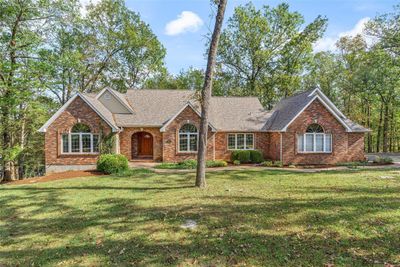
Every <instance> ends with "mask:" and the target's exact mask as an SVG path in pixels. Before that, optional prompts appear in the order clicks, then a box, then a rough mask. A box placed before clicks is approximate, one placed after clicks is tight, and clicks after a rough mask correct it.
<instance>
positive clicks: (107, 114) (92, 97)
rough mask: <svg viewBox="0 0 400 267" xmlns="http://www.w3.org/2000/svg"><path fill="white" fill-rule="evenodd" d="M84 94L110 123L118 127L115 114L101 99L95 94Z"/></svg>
mask: <svg viewBox="0 0 400 267" xmlns="http://www.w3.org/2000/svg"><path fill="white" fill-rule="evenodd" d="M82 96H83V97H84V98H85V99H86V101H88V102H89V103H90V104H91V105H92V106H93V107H94V108H95V109H96V110H97V112H99V113H100V114H101V115H103V117H104V118H105V119H106V120H107V122H108V123H110V124H111V125H112V126H113V127H114V128H116V129H118V126H117V125H118V124H117V123H116V122H115V120H114V117H113V114H112V113H111V112H110V111H109V110H108V109H107V108H106V107H105V106H104V105H103V104H102V103H101V102H100V101H99V100H97V99H96V95H95V94H82Z"/></svg>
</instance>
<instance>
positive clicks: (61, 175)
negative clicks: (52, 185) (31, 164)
mask: <svg viewBox="0 0 400 267" xmlns="http://www.w3.org/2000/svg"><path fill="white" fill-rule="evenodd" d="M99 175H104V174H103V173H101V172H98V171H66V172H58V173H50V174H48V175H45V176H39V177H32V178H27V179H24V180H17V181H11V182H6V184H34V183H43V182H49V181H56V180H64V179H71V178H78V177H88V176H99Z"/></svg>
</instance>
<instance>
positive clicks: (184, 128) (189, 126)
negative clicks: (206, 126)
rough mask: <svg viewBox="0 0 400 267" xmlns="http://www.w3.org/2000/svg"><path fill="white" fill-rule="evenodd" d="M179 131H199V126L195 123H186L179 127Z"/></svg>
mask: <svg viewBox="0 0 400 267" xmlns="http://www.w3.org/2000/svg"><path fill="white" fill-rule="evenodd" d="M179 133H197V128H196V126H194V125H193V124H185V125H183V126H182V127H181V128H180V129H179Z"/></svg>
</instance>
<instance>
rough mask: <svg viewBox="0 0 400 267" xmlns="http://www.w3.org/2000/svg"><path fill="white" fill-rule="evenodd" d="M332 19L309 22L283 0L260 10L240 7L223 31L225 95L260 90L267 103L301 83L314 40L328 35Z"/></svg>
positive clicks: (221, 86)
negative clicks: (327, 27)
mask: <svg viewBox="0 0 400 267" xmlns="http://www.w3.org/2000/svg"><path fill="white" fill-rule="evenodd" d="M326 25H327V19H326V18H323V17H321V16H318V17H317V18H316V19H315V20H314V21H312V22H311V23H310V24H308V25H304V18H303V16H302V15H301V14H300V13H298V12H291V11H290V10H289V5H288V4H286V3H282V4H279V5H277V6H276V7H274V8H272V7H270V6H266V5H265V6H262V7H261V8H260V9H257V8H256V7H255V6H254V5H253V4H252V3H248V4H246V5H244V6H238V7H236V8H235V10H234V14H233V16H232V17H230V18H229V19H228V23H227V26H226V27H225V29H224V30H223V31H222V35H221V40H220V46H219V49H218V55H217V57H218V60H217V62H219V64H220V65H219V68H218V69H217V70H218V72H217V75H216V87H217V91H219V93H220V94H233V95H256V96H258V97H259V98H260V100H261V102H262V104H263V105H264V106H266V107H269V108H270V107H272V104H273V103H274V102H275V101H276V100H277V99H279V98H280V97H282V96H287V95H291V94H292V93H293V91H294V90H295V88H299V87H300V86H301V76H302V75H303V74H304V72H305V70H306V67H307V65H308V64H309V63H310V62H311V59H312V52H313V51H312V50H313V49H312V45H313V43H315V42H316V41H317V40H318V39H319V38H320V37H322V34H323V32H324V31H325V28H326Z"/></svg>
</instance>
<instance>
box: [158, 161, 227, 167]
mask: <svg viewBox="0 0 400 267" xmlns="http://www.w3.org/2000/svg"><path fill="white" fill-rule="evenodd" d="M226 166H228V163H227V162H226V161H224V160H207V161H206V167H207V168H216V167H226ZM196 167H197V161H196V160H194V159H188V160H184V161H181V162H178V163H172V162H163V163H160V164H158V165H157V166H156V167H155V168H156V169H196Z"/></svg>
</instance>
